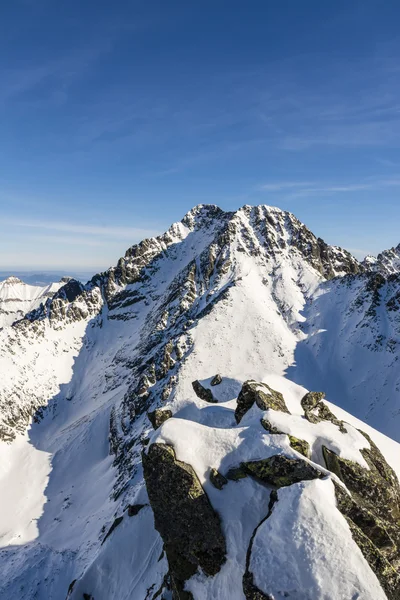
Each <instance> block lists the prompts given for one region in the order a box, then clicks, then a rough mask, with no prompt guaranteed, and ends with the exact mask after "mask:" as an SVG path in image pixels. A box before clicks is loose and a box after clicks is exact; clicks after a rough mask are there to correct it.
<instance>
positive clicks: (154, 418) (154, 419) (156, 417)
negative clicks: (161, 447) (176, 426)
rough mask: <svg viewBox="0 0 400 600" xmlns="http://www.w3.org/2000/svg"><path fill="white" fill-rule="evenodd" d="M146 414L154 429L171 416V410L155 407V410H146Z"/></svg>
mask: <svg viewBox="0 0 400 600" xmlns="http://www.w3.org/2000/svg"><path fill="white" fill-rule="evenodd" d="M147 416H148V417H149V421H150V423H151V424H152V425H153V427H154V429H158V428H159V427H161V425H162V424H163V423H165V421H167V420H168V419H170V418H171V417H172V412H171V411H170V410H162V409H161V408H156V410H153V411H152V412H148V413H147Z"/></svg>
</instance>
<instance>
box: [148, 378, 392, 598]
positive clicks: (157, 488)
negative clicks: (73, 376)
mask: <svg viewBox="0 0 400 600" xmlns="http://www.w3.org/2000/svg"><path fill="white" fill-rule="evenodd" d="M221 381H223V378H222V379H221V378H220V377H219V381H218V383H217V385H218V384H219V383H220V382H221ZM193 388H194V390H195V392H196V394H197V395H198V396H199V398H201V399H202V400H206V401H208V402H214V399H213V398H212V396H208V398H206V394H205V392H204V390H205V389H208V390H209V391H210V389H209V388H205V387H204V386H202V385H201V383H200V382H198V381H197V382H194V385H193ZM323 397H324V394H322V393H320V392H309V393H307V394H306V395H305V396H304V398H303V399H302V402H301V404H302V407H303V410H304V417H303V418H304V419H305V420H307V421H308V422H309V423H310V424H312V426H313V427H315V428H318V426H319V425H320V424H321V423H322V424H323V423H330V424H332V425H333V427H334V428H336V430H337V432H338V433H337V434H336V435H337V438H338V439H339V440H340V439H341V437H340V436H346V435H347V433H348V430H352V429H353V428H352V426H351V425H349V424H347V423H343V422H342V421H340V420H339V419H337V418H336V417H335V415H334V414H333V413H332V412H331V410H330V409H329V407H328V406H327V404H326V403H325V402H323ZM255 407H257V408H255ZM257 410H258V411H259V415H260V416H259V417H258V421H259V422H260V424H261V427H262V428H263V430H264V435H265V436H270V437H271V440H272V439H273V440H274V443H278V448H279V444H281V446H280V449H279V451H278V452H277V453H276V454H272V455H270V456H267V457H265V458H262V457H258V459H257V460H248V461H242V462H240V463H238V464H236V465H234V466H233V467H230V468H229V469H228V470H226V471H224V470H217V469H215V468H212V467H211V468H210V469H209V474H208V477H209V480H210V483H211V484H212V486H213V487H214V488H216V489H217V490H225V491H226V490H229V489H231V491H232V492H233V491H234V486H235V485H237V484H238V482H240V481H242V480H243V479H244V478H251V479H253V480H254V481H255V482H257V484H259V485H261V486H264V487H265V486H266V487H267V489H269V490H270V500H269V506H267V507H266V510H265V516H264V518H263V519H262V521H261V522H260V523H259V524H258V525H257V527H256V528H255V530H254V532H253V535H252V537H251V540H250V543H249V546H248V548H247V559H246V566H245V568H244V570H243V578H242V586H243V593H244V595H245V597H246V599H247V600H272V598H275V597H276V596H274V595H272V593H273V590H269V589H268V580H267V582H266V583H265V584H264V589H263V590H261V589H259V588H258V587H257V585H256V584H255V577H254V573H253V572H252V566H251V565H252V564H257V565H258V567H260V561H261V562H262V557H260V556H258V557H257V561H256V562H254V563H253V562H252V551H253V545H254V544H255V543H257V544H258V545H259V543H260V540H258V538H257V536H259V535H261V534H260V533H259V532H260V531H261V529H260V528H261V526H262V525H263V524H264V523H265V522H266V520H268V519H271V520H273V519H274V511H275V509H276V506H277V505H278V504H279V502H280V496H281V491H282V490H284V489H285V488H289V487H291V486H297V487H298V488H299V489H300V494H301V493H302V492H301V490H302V489H303V488H302V487H301V486H302V485H303V483H304V482H307V481H313V480H328V479H330V480H331V481H332V483H333V487H332V493H333V494H334V495H335V497H336V509H335V510H337V511H339V512H340V513H341V514H342V515H343V517H344V518H345V520H346V522H347V523H348V525H349V527H350V531H351V535H352V538H353V540H354V542H355V543H356V544H357V546H358V547H359V549H360V550H361V552H362V555H363V556H364V558H365V560H366V561H367V563H368V565H369V567H370V569H371V570H372V571H373V572H374V573H375V575H376V577H377V578H378V580H379V582H380V584H381V586H382V588H383V590H384V592H385V594H386V597H387V598H388V599H389V600H395V599H396V600H397V599H398V598H400V571H399V568H400V521H399V517H400V512H399V511H400V487H399V482H398V480H397V477H396V475H395V473H394V471H393V469H392V468H391V467H390V466H389V465H388V463H387V462H386V460H385V458H384V457H383V455H382V453H381V452H380V450H379V449H378V447H377V446H376V445H375V444H374V443H373V442H372V440H371V439H370V437H369V436H368V435H367V434H366V433H364V432H361V434H362V435H363V436H364V437H365V448H361V450H360V452H361V454H362V456H363V458H364V459H365V462H366V466H365V467H364V466H361V465H360V464H359V463H357V462H354V461H352V460H348V459H346V458H342V457H341V456H340V455H339V454H338V453H337V451H336V452H335V451H334V450H333V449H332V448H328V447H327V446H325V445H324V443H326V442H324V438H323V437H322V438H318V436H319V430H318V432H317V439H318V443H316V444H315V446H318V445H320V446H321V447H322V455H321V462H318V461H317V455H316V454H315V452H312V449H311V448H310V445H309V444H308V442H307V441H305V440H303V439H301V437H299V438H297V437H295V436H294V435H292V434H290V435H287V436H286V434H285V433H284V432H282V431H280V430H279V429H278V428H277V427H276V426H274V425H273V424H271V422H270V420H271V419H273V418H274V416H275V418H276V415H277V413H284V415H285V418H286V419H287V423H290V422H291V420H293V419H294V418H293V417H291V415H290V412H289V410H288V408H287V406H286V402H285V399H284V397H283V395H282V394H281V393H279V392H277V391H275V390H273V389H272V388H270V387H269V386H268V385H267V384H265V383H259V382H256V381H247V382H245V383H244V385H243V387H242V390H241V392H240V394H239V396H238V399H237V407H236V411H235V418H236V421H237V423H238V424H240V425H241V423H242V421H243V420H245V418H246V415H247V414H250V413H251V414H252V415H253V417H254V415H257ZM254 411H256V412H254ZM149 418H150V420H151V422H152V424H153V426H154V427H155V428H156V429H157V436H156V437H155V439H154V438H152V439H151V440H150V444H149V445H148V446H147V447H146V448H145V449H144V451H143V455H142V457H143V469H144V477H145V481H146V486H147V491H148V495H149V499H150V504H151V507H152V509H153V512H154V520H155V527H156V529H157V530H158V531H159V533H160V534H161V536H162V539H163V541H164V549H165V552H166V554H167V558H168V563H169V573H168V576H167V577H166V578H165V580H164V584H163V587H162V588H161V589H160V590H159V591H158V593H157V594H158V595H157V594H156V596H152V597H153V598H155V597H160V598H167V597H169V596H168V590H170V591H172V595H173V598H174V600H190V599H193V598H196V596H194V595H193V594H192V593H191V592H190V591H189V590H188V588H187V583H188V582H189V581H190V579H191V578H192V577H193V576H194V575H195V574H196V573H199V572H201V573H202V574H203V576H206V577H207V578H213V577H216V576H217V574H218V573H220V572H221V569H223V568H226V567H227V565H226V563H227V561H228V562H229V560H230V558H229V556H228V552H227V542H226V539H225V536H224V530H226V527H227V526H228V523H226V522H225V524H224V523H223V520H224V518H228V517H227V516H226V515H227V514H228V513H225V515H221V514H219V512H218V510H216V509H215V508H214V507H213V505H212V501H211V499H210V497H209V496H208V495H207V493H206V491H205V484H203V485H202V483H201V481H200V478H199V475H198V474H197V473H196V471H195V469H194V468H193V466H192V465H191V464H187V463H185V462H182V461H181V460H179V459H178V458H177V456H176V451H175V448H174V444H173V443H171V442H170V443H166V442H165V441H162V440H163V430H164V428H165V427H166V426H167V425H168V424H169V423H171V418H172V413H171V411H163V410H162V409H158V410H156V411H155V412H153V413H151V414H149ZM172 420H174V419H172ZM249 423H250V422H249V421H248V422H247V426H249ZM245 426H246V425H245ZM180 427H181V428H182V431H184V428H185V420H182V421H180ZM292 429H293V428H292ZM168 431H169V432H170V431H171V430H168ZM177 431H178V430H177ZM218 431H220V432H221V435H222V433H223V431H224V430H214V433H215V435H216V436H218ZM166 435H167V438H168V439H169V438H170V436H171V433H166ZM177 435H178V436H179V433H178V434H177ZM299 435H300V436H301V433H300V434H299ZM285 438H287V440H288V443H289V447H290V448H291V449H292V452H291V453H290V452H289V451H288V446H287V445H286V444H285V443H284V439H285ZM178 439H179V438H177V441H178ZM316 461H317V462H316ZM232 486H233V487H232ZM230 501H231V502H237V497H236V498H235V497H233V496H232V498H231V500H230V496H229V493H227V495H226V496H225V499H224V503H226V504H229V502H230ZM247 510H249V508H247ZM312 510H314V509H312ZM288 518H289V515H288ZM224 525H225V527H224ZM299 527H301V523H299ZM282 535H285V533H284V531H283V532H282ZM309 535H310V540H309V543H310V544H311V545H313V544H315V543H318V542H316V541H314V540H313V539H312V536H313V532H309ZM342 542H343V540H340V539H338V540H337V543H338V548H337V552H340V551H341V550H340V545H341V543H342ZM273 543H274V540H273V539H272V540H271V542H269V541H268V539H267V540H265V544H268V545H270V544H273ZM283 543H284V545H286V546H287V547H288V548H289V547H290V546H291V545H292V544H293V543H296V542H295V540H293V539H290V538H288V539H284V540H283ZM350 558H351V557H350V556H349V557H348V559H350ZM265 560H267V559H265ZM345 560H346V557H345ZM264 567H265V568H264V572H267V573H268V569H272V568H273V569H282V570H283V571H284V570H285V569H287V568H290V569H293V570H294V571H296V569H297V566H296V565H293V564H292V565H290V567H289V566H288V565H287V564H286V561H285V563H284V564H282V565H279V564H277V562H276V561H275V562H274V565H273V566H272V565H271V566H270V567H268V564H266V565H264ZM308 568H309V569H310V570H311V571H312V570H313V568H314V565H312V564H311V565H309V566H308ZM331 575H332V589H333V590H334V589H335V581H334V578H335V577H338V578H339V577H341V576H342V574H340V573H335V570H334V568H332V573H331ZM285 580H286V577H285V575H284V573H283V574H282V581H283V583H282V585H283V586H284V581H285ZM308 593H309V590H301V589H295V590H293V589H286V590H285V589H284V587H283V588H282V589H281V595H280V596H279V597H293V598H298V597H299V598H300V597H306V595H307V594H308ZM204 594H206V592H204ZM332 594H333V595H332V597H337V596H335V595H334V591H333V592H332ZM201 597H206V595H204V596H203V595H201ZM207 597H208V596H207ZM307 597H308V596H307ZM362 597H364V596H362ZM368 597H370V596H368ZM371 598H372V596H371Z"/></svg>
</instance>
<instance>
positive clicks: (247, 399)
mask: <svg viewBox="0 0 400 600" xmlns="http://www.w3.org/2000/svg"><path fill="white" fill-rule="evenodd" d="M254 403H256V404H257V406H258V408H259V409H260V410H268V408H272V409H273V410H280V411H282V412H285V413H287V414H290V412H289V410H288V408H287V406H286V403H285V399H284V397H283V396H282V394H281V393H280V392H277V391H276V390H273V389H272V388H270V387H269V385H267V384H266V383H259V382H257V381H252V380H249V381H245V382H244V384H243V387H242V389H241V391H240V394H239V396H238V399H237V406H236V410H235V419H236V423H240V421H241V420H242V419H243V417H244V415H245V414H246V413H247V411H249V410H250V408H251V407H252V406H253V404H254Z"/></svg>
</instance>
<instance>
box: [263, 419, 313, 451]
mask: <svg viewBox="0 0 400 600" xmlns="http://www.w3.org/2000/svg"><path fill="white" fill-rule="evenodd" d="M261 425H262V426H263V427H264V429H265V430H266V431H268V433H272V434H273V435H287V436H288V437H289V444H290V445H291V447H292V448H293V449H294V450H296V452H299V453H300V454H302V455H303V456H305V457H306V458H310V456H311V451H310V444H309V443H308V442H306V440H301V439H299V438H297V437H295V436H294V435H289V434H286V433H284V432H283V431H280V430H279V429H278V428H277V427H275V426H274V425H272V423H271V422H270V421H268V419H266V418H265V417H263V418H262V419H261Z"/></svg>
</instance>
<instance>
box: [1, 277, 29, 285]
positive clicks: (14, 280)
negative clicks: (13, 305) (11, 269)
mask: <svg viewBox="0 0 400 600" xmlns="http://www.w3.org/2000/svg"><path fill="white" fill-rule="evenodd" d="M1 283H2V284H3V285H5V286H7V285H18V284H21V285H25V284H24V282H23V281H21V279H19V278H18V277H15V276H14V275H10V276H9V277H7V279H4V281H2V282H1Z"/></svg>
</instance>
